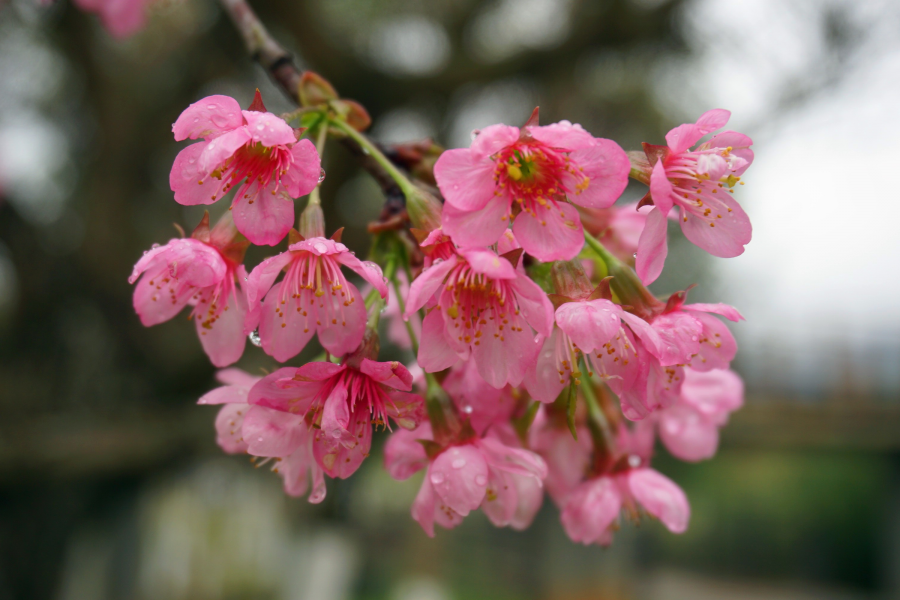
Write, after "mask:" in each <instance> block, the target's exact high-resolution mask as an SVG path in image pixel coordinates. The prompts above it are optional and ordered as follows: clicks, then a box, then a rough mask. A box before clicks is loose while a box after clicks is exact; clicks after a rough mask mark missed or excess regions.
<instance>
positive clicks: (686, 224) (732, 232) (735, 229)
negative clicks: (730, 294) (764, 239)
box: [648, 194, 753, 258]
mask: <svg viewBox="0 0 900 600" xmlns="http://www.w3.org/2000/svg"><path fill="white" fill-rule="evenodd" d="M719 196H722V197H721V198H719V199H718V200H717V201H716V202H711V201H708V200H707V201H706V206H707V208H709V209H712V211H713V213H714V214H720V215H722V218H721V219H715V220H714V221H713V220H710V219H703V218H700V217H698V216H697V215H695V214H693V213H692V212H689V211H686V210H684V209H682V211H681V218H680V220H679V224H680V225H681V231H683V232H684V237H686V238H687V239H688V240H690V241H691V243H692V244H694V245H696V246H699V247H700V248H702V249H704V250H706V251H707V252H709V253H710V254H712V255H713V256H718V257H719V258H733V257H735V256H740V255H741V254H743V253H744V246H745V245H746V244H749V243H750V239H751V237H752V236H753V227H752V226H751V225H750V218H749V217H748V216H747V213H745V212H744V209H742V208H741V206H740V204H738V203H737V202H736V201H735V199H734V198H732V197H731V194H719ZM729 209H731V210H730V211H729ZM651 214H652V213H651ZM648 225H649V219H648ZM710 225H714V227H710Z"/></svg>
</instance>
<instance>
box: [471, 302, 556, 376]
mask: <svg viewBox="0 0 900 600" xmlns="http://www.w3.org/2000/svg"><path fill="white" fill-rule="evenodd" d="M506 320H508V321H509V323H508V324H506V325H503V324H499V325H498V323H497V321H496V320H489V321H488V324H487V325H484V326H483V328H482V330H481V331H482V332H483V335H482V336H481V337H480V338H478V340H476V341H478V342H479V343H478V344H473V349H472V355H473V356H474V358H475V361H476V363H477V364H478V373H479V374H480V375H481V377H482V378H483V379H484V380H485V381H486V382H487V383H489V384H490V385H492V386H494V387H495V388H497V389H500V388H502V387H503V386H505V385H506V384H510V385H519V384H520V383H521V382H522V380H523V379H524V378H525V374H526V373H527V372H528V370H529V369H531V368H532V367H534V364H535V362H536V361H537V353H538V351H539V349H540V348H539V347H538V344H537V342H536V341H535V340H534V336H533V334H532V333H531V331H530V330H529V328H528V327H527V326H526V327H522V326H523V325H526V323H525V320H524V319H522V318H521V317H517V316H516V315H514V314H510V315H508V316H507V319H506ZM500 327H502V328H503V329H500Z"/></svg>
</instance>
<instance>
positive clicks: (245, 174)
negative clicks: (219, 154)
mask: <svg viewBox="0 0 900 600" xmlns="http://www.w3.org/2000/svg"><path fill="white" fill-rule="evenodd" d="M292 163H293V157H292V155H291V151H290V149H289V148H287V147H285V146H264V145H262V144H261V143H259V142H249V143H247V144H244V145H243V146H241V147H240V148H238V149H237V150H236V151H235V152H234V154H232V155H231V156H230V157H229V158H228V159H227V160H226V161H225V162H224V163H223V164H222V165H221V166H219V168H218V169H216V170H215V171H213V172H212V173H210V174H209V177H210V178H211V179H216V180H218V184H216V185H215V186H214V190H213V194H212V199H213V200H216V199H217V198H221V197H222V196H224V195H225V194H227V193H228V192H229V191H231V189H232V188H234V187H235V186H237V185H238V184H240V183H241V182H243V181H244V180H245V179H246V180H247V182H246V184H245V185H244V186H243V188H242V189H241V192H240V193H242V194H243V195H244V198H249V199H250V200H249V203H250V204H253V202H254V199H255V198H256V196H257V195H258V194H259V193H260V192H262V191H263V190H268V191H270V192H271V194H272V195H273V196H274V195H275V194H276V193H277V192H278V189H279V188H280V187H281V177H282V176H283V175H284V174H285V173H287V170H288V169H289V168H290V166H291V164H292ZM203 183H204V182H203V181H202V180H201V181H200V185H203Z"/></svg>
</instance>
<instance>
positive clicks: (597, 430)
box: [581, 365, 613, 454]
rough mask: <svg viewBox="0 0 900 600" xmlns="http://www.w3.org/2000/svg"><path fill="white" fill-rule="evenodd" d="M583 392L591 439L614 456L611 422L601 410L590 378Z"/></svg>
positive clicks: (582, 388)
mask: <svg viewBox="0 0 900 600" xmlns="http://www.w3.org/2000/svg"><path fill="white" fill-rule="evenodd" d="M586 367H587V365H585V368H586ZM581 391H582V393H583V394H584V397H585V399H586V400H587V406H588V417H589V419H588V427H589V428H590V429H591V437H593V438H594V443H600V444H602V445H603V448H604V449H605V450H606V452H608V453H609V454H612V451H613V447H612V443H613V436H612V428H611V427H610V426H609V421H608V420H607V419H606V415H605V414H604V413H603V409H601V408H600V404H599V402H597V396H596V395H595V394H594V387H593V382H592V381H591V380H590V378H587V379H586V380H585V382H584V384H583V385H582V386H581ZM598 438H599V439H598Z"/></svg>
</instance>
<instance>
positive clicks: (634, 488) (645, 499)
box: [625, 469, 691, 533]
mask: <svg viewBox="0 0 900 600" xmlns="http://www.w3.org/2000/svg"><path fill="white" fill-rule="evenodd" d="M625 477H626V481H627V485H628V490H629V491H630V492H631V494H632V495H633V496H634V497H635V499H636V500H637V501H638V502H640V504H641V506H643V507H644V509H645V510H646V511H647V512H648V513H650V514H651V515H653V516H654V517H656V518H657V519H659V520H660V521H662V522H663V525H665V526H666V527H668V528H669V531H671V532H672V533H684V532H685V531H686V530H687V526H688V521H689V520H690V518H691V507H690V505H688V501H687V497H686V496H685V495H684V492H683V491H681V488H680V487H678V486H677V485H676V484H675V483H674V482H673V481H672V480H671V479H669V478H668V477H665V476H664V475H662V474H660V473H658V472H657V471H654V470H653V469H635V470H633V471H630V472H629V473H628V474H627V475H626V476H625Z"/></svg>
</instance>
